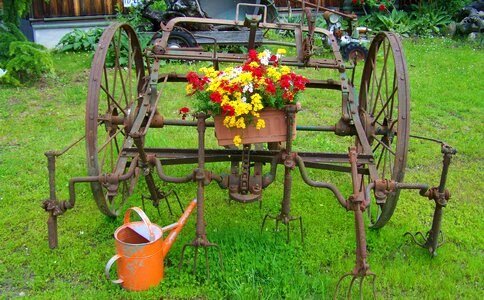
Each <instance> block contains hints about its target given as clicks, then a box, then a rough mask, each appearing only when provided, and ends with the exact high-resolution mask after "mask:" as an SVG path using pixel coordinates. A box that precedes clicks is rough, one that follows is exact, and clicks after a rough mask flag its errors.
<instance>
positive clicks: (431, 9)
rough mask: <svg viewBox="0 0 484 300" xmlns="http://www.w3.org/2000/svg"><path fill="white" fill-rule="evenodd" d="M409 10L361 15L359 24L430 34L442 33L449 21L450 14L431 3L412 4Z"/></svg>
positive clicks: (407, 34)
mask: <svg viewBox="0 0 484 300" xmlns="http://www.w3.org/2000/svg"><path fill="white" fill-rule="evenodd" d="M411 8H412V10H411V12H406V11H403V10H397V9H393V10H392V11H391V12H388V11H387V10H384V11H381V12H378V13H373V14H369V15H366V16H362V17H361V18H360V19H359V22H360V24H364V25H365V26H368V27H369V28H371V29H372V30H373V31H382V30H383V31H393V32H397V33H399V34H402V35H404V36H409V35H413V36H432V35H436V34H442V33H443V31H444V29H445V28H446V26H447V25H448V24H449V23H450V22H451V14H449V13H448V12H447V11H445V10H444V9H441V8H439V6H438V5H437V4H433V5H420V6H418V5H413V6H411Z"/></svg>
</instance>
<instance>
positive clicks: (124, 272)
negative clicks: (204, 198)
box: [105, 199, 197, 291]
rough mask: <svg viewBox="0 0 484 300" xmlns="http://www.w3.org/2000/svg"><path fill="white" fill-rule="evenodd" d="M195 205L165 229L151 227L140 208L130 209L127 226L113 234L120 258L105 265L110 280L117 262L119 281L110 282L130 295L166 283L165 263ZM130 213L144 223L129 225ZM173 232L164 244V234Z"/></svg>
mask: <svg viewBox="0 0 484 300" xmlns="http://www.w3.org/2000/svg"><path fill="white" fill-rule="evenodd" d="M196 205H197V200H196V199H194V200H192V202H190V205H188V207H187V209H186V210H185V212H184V213H183V215H182V216H181V218H180V219H179V220H178V222H176V223H173V224H171V225H168V226H165V227H163V228H161V227H160V226H158V225H156V224H153V223H151V222H150V220H149V219H148V217H147V216H146V214H145V213H144V212H143V211H142V210H141V209H140V208H138V207H131V208H128V210H127V211H126V213H125V215H124V225H123V226H121V227H119V228H118V229H117V230H116V231H115V232H114V238H115V240H116V253H117V254H116V255H114V256H113V257H111V259H110V260H109V261H108V263H107V264H106V267H105V274H106V277H107V278H108V280H109V270H110V269H111V267H112V265H113V264H114V263H115V262H116V261H117V262H118V276H119V278H118V279H116V280H111V281H112V282H113V283H115V284H120V285H121V286H122V287H123V288H125V289H127V290H130V291H143V290H147V289H149V288H150V287H153V286H156V285H158V284H159V283H160V281H161V280H162V279H163V267H164V265H163V260H164V258H165V256H166V254H167V253H168V251H169V250H170V248H171V246H172V245H173V243H174V242H175V240H176V238H177V236H178V233H179V232H180V230H181V229H182V228H183V226H184V225H185V223H186V221H187V219H188V217H189V216H190V214H191V213H192V211H193V209H194V208H195V206H196ZM131 211H134V212H136V213H137V214H138V215H139V216H140V217H141V220H142V221H138V222H130V214H131ZM170 230H171V232H170V233H169V234H168V236H167V237H166V239H165V240H163V233H164V232H167V231H170Z"/></svg>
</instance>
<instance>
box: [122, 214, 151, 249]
mask: <svg viewBox="0 0 484 300" xmlns="http://www.w3.org/2000/svg"><path fill="white" fill-rule="evenodd" d="M131 211H134V212H136V213H137V214H138V216H140V218H141V220H143V222H144V223H145V225H146V227H147V228H148V233H149V235H150V242H153V241H154V240H155V235H154V233H153V230H151V221H150V219H149V218H148V216H147V215H146V214H145V212H144V211H143V210H141V208H139V207H130V208H128V209H127V210H126V213H125V214H124V224H125V225H126V224H128V223H129V222H130V221H129V216H130V215H131Z"/></svg>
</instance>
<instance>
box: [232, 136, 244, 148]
mask: <svg viewBox="0 0 484 300" xmlns="http://www.w3.org/2000/svg"><path fill="white" fill-rule="evenodd" d="M240 143H242V139H241V138H240V135H236V136H234V145H235V146H237V147H238V146H240Z"/></svg>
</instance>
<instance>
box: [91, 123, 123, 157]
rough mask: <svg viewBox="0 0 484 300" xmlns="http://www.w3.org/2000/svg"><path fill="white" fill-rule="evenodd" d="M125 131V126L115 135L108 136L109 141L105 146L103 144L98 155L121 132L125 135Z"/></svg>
mask: <svg viewBox="0 0 484 300" xmlns="http://www.w3.org/2000/svg"><path fill="white" fill-rule="evenodd" d="M123 129H124V126H123V127H121V128H118V130H116V132H115V133H114V134H113V135H111V136H109V135H108V136H107V137H108V139H107V140H106V141H105V142H104V144H102V146H101V147H100V148H99V150H98V151H97V152H98V153H99V152H101V151H102V150H103V149H104V148H105V147H106V146H107V145H108V144H109V143H110V142H111V141H112V140H113V139H114V138H115V137H116V136H117V135H118V134H119V133H120V132H121V133H122V134H123V135H124V132H123ZM118 151H119V150H118Z"/></svg>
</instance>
